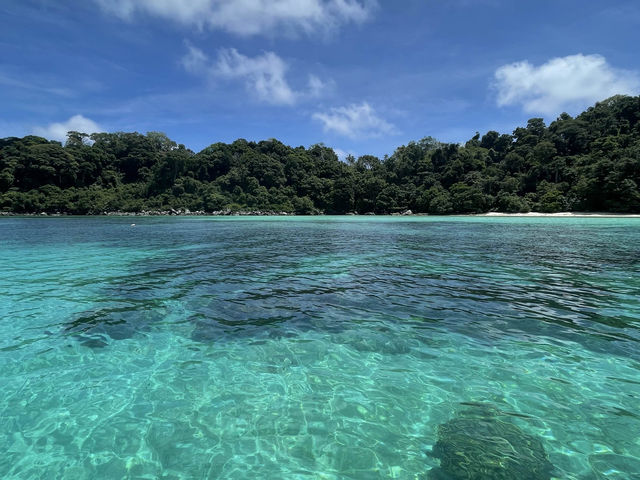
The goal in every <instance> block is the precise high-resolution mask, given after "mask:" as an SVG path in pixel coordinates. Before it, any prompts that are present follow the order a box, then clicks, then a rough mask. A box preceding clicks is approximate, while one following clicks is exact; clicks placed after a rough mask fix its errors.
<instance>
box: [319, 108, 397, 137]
mask: <svg viewBox="0 0 640 480" xmlns="http://www.w3.org/2000/svg"><path fill="white" fill-rule="evenodd" d="M313 118H314V119H315V120H319V121H320V122H322V124H323V126H324V130H325V131H328V132H329V131H332V132H335V133H337V134H339V135H344V136H345V137H350V138H368V137H378V136H380V135H390V134H394V133H395V132H396V128H395V127H394V126H393V125H392V124H391V123H389V122H387V121H385V120H384V119H382V118H380V117H379V116H378V114H377V113H376V112H375V110H374V109H373V107H371V105H369V104H368V103H367V102H363V103H361V104H359V105H358V104H351V105H347V106H346V107H336V108H332V109H330V110H329V112H317V113H314V114H313Z"/></svg>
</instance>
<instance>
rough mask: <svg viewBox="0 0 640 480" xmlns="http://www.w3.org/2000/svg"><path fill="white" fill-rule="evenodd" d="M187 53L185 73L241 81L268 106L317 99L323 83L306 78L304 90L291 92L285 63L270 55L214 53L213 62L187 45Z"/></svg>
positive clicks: (228, 51) (325, 86) (184, 63)
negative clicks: (252, 55) (268, 104)
mask: <svg viewBox="0 0 640 480" xmlns="http://www.w3.org/2000/svg"><path fill="white" fill-rule="evenodd" d="M187 48H188V52H187V53H186V54H185V56H184V57H183V58H182V60H181V63H182V66H183V67H184V68H185V70H187V71H188V72H190V73H192V74H196V75H203V76H205V77H208V78H210V79H211V80H241V81H244V85H245V88H246V90H247V91H248V92H249V93H251V94H252V95H253V96H255V97H256V98H257V99H258V100H260V101H261V102H264V103H270V104H272V105H293V104H295V103H296V102H298V101H299V100H300V99H304V98H315V97H319V96H320V95H321V94H322V93H323V92H324V90H325V89H326V88H327V83H325V82H323V81H322V80H320V79H319V78H318V77H316V76H315V75H309V80H308V86H307V90H296V89H293V88H292V87H291V86H290V85H289V82H288V81H287V71H288V70H289V66H288V65H287V63H286V62H285V61H284V60H283V59H282V58H280V57H279V56H278V55H276V54H275V53H274V52H264V53H263V54H262V55H257V56H255V57H248V56H246V55H243V54H242V53H240V52H238V51H237V50H236V49H235V48H226V49H221V50H219V51H218V55H217V57H216V59H215V60H210V59H209V57H208V56H207V55H206V54H205V53H204V52H203V51H202V50H200V49H199V48H197V47H194V46H192V45H190V44H188V43H187Z"/></svg>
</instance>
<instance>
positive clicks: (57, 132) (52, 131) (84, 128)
mask: <svg viewBox="0 0 640 480" xmlns="http://www.w3.org/2000/svg"><path fill="white" fill-rule="evenodd" d="M71 131H76V132H81V133H95V132H102V131H104V129H103V128H102V127H100V126H99V125H98V124H97V123H96V122H94V121H93V120H91V119H89V118H87V117H83V116H82V115H74V116H73V117H71V118H70V119H69V120H67V121H66V122H60V123H51V124H49V125H47V126H45V127H35V128H34V129H33V133H34V135H39V136H41V137H44V138H48V139H49V140H58V141H59V142H65V141H66V139H67V132H71Z"/></svg>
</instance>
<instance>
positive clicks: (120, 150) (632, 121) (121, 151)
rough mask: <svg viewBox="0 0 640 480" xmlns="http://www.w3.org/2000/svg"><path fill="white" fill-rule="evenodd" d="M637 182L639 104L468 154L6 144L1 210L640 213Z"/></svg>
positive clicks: (149, 140) (483, 142)
mask: <svg viewBox="0 0 640 480" xmlns="http://www.w3.org/2000/svg"><path fill="white" fill-rule="evenodd" d="M639 186H640V96H639V97H629V96H615V97H612V98H609V99H607V100H605V101H602V102H599V103H597V104H596V105H595V106H593V107H591V108H589V109H588V110H586V111H585V112H583V113H582V114H580V115H578V116H577V117H576V118H572V117H571V116H570V115H568V114H566V113H563V114H562V115H560V117H558V119H557V120H555V121H554V122H552V123H551V124H550V125H548V126H547V125H545V122H544V121H543V119H541V118H532V119H530V120H529V121H528V122H527V125H526V126H524V127H518V128H516V129H515V130H514V131H513V133H511V134H500V133H498V132H495V131H489V132H487V133H485V134H484V135H480V134H476V135H475V136H474V137H473V138H472V139H470V140H469V141H468V142H466V143H465V144H464V145H458V144H447V143H441V142H439V141H437V140H435V139H433V138H431V137H426V138H423V139H422V140H419V141H416V142H410V143H409V144H408V145H404V146H401V147H399V148H397V149H396V151H395V152H393V154H391V155H390V156H385V157H384V158H382V159H380V158H377V157H375V156H371V155H363V156H361V157H359V158H354V157H352V156H349V157H347V159H346V161H344V162H343V161H340V160H339V159H338V157H337V156H336V154H335V152H334V151H333V150H332V149H331V148H329V147H327V146H325V145H322V144H318V145H313V146H311V147H309V148H305V147H289V146H287V145H284V144H283V143H281V142H279V141H278V140H275V139H271V140H265V141H261V142H257V143H256V142H249V141H246V140H242V139H241V140H236V141H235V142H233V143H231V144H225V143H214V144H212V145H210V146H209V147H207V148H205V149H204V150H202V151H201V152H198V153H194V152H193V151H191V150H189V149H188V148H185V146H184V145H178V144H176V142H174V141H172V140H170V139H169V138H168V137H167V136H166V135H165V134H163V133H158V132H149V133H147V134H146V135H142V134H140V133H124V132H116V133H94V134H91V135H87V134H84V133H81V132H69V134H68V139H67V141H66V143H65V145H62V144H61V143H59V142H55V141H48V140H46V139H44V138H41V137H37V136H26V137H23V138H16V137H10V138H4V139H0V210H3V211H5V212H16V213H40V212H47V213H69V214H101V213H104V212H114V211H122V212H141V211H151V210H153V211H161V210H172V209H173V210H186V209H188V210H190V211H202V212H214V211H224V210H230V211H243V210H245V211H246V210H253V211H255V210H260V211H272V212H273V211H276V212H291V213H298V214H313V213H327V214H343V213H349V212H357V213H369V212H374V213H378V214H385V213H396V212H402V211H405V210H412V211H413V212H414V213H416V212H424V213H430V214H450V213H482V212H488V211H500V212H527V211H531V210H533V211H539V212H556V211H602V212H640V188H639Z"/></svg>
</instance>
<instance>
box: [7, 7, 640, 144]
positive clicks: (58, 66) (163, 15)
mask: <svg viewBox="0 0 640 480" xmlns="http://www.w3.org/2000/svg"><path fill="white" fill-rule="evenodd" d="M0 18H1V19H2V28H1V29H0V52H2V54H1V55H0V105H1V106H2V107H1V110H0V112H1V113H2V114H1V115H0V137H6V136H22V135H26V134H31V133H35V134H39V135H43V136H46V137H48V138H57V139H61V138H63V137H64V132H65V131H66V130H67V129H74V130H83V131H86V132H90V131H92V130H99V131H139V132H142V133H145V132H147V131H162V132H165V133H166V134H167V135H168V136H169V137H171V138H172V139H173V140H175V141H177V142H178V143H183V144H185V145H186V146H187V147H189V148H191V149H193V150H194V151H199V150H201V149H202V148H204V147H205V146H207V145H209V144H210V143H214V142H218V141H223V142H231V141H233V140H235V139H237V138H246V139H248V140H262V139H268V138H277V139H279V140H281V141H283V142H285V143H287V144H289V145H293V146H297V145H304V146H309V145H312V144H314V143H319V142H324V143H325V144H326V145H328V146H331V147H333V148H335V149H336V150H337V151H340V152H341V155H344V153H345V152H350V153H353V154H355V155H356V156H357V155H362V154H374V155H378V156H383V155H384V154H391V153H392V152H393V150H394V149H395V148H396V147H397V146H399V145H402V144H406V143H407V142H409V141H411V140H419V139H420V138H422V137H425V136H433V137H436V138H437V139H439V140H441V141H449V142H464V141H466V140H468V139H469V138H470V137H472V136H473V135H474V133H475V132H476V131H480V132H481V133H484V132H486V131H487V130H492V129H493V130H498V131H500V132H501V133H503V132H511V131H512V130H513V129H514V128H515V127H516V126H519V125H522V124H524V123H526V120H527V119H528V118H531V117H539V116H540V117H544V118H545V120H547V121H548V122H550V121H552V120H553V119H555V118H556V117H557V116H558V114H560V113H562V112H563V111H566V112H568V113H570V114H572V115H575V114H577V113H579V112H580V111H582V110H583V109H584V108H586V107H588V106H589V105H592V104H593V103H595V102H596V101H598V100H602V99H604V98H606V97H609V96H611V95H613V94H616V93H626V94H635V95H637V94H639V93H640V56H639V55H638V54H637V45H639V44H640V2H638V1H637V0H620V1H615V0H612V1H607V2H603V1H595V0H593V1H591V0H535V1H532V0H531V1H530V0H509V1H507V0H396V1H385V0H378V1H373V0H270V1H269V0H191V1H188V2H187V1H185V0H86V1H84V2H77V1H71V0H67V1H65V0H57V1H54V0H4V1H3V2H2V3H0Z"/></svg>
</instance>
